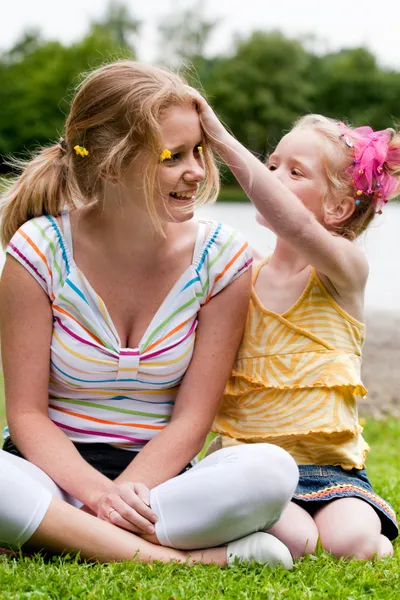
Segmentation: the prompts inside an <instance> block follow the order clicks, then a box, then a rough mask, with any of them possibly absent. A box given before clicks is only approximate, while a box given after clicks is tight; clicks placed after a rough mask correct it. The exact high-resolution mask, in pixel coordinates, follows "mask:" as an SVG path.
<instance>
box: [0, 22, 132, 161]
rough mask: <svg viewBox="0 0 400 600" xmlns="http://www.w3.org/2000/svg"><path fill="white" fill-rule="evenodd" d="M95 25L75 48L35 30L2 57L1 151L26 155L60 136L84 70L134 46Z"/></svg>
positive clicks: (123, 55)
mask: <svg viewBox="0 0 400 600" xmlns="http://www.w3.org/2000/svg"><path fill="white" fill-rule="evenodd" d="M112 31H113V30H112V28H111V29H110V28H108V27H106V26H105V25H104V23H103V24H95V25H93V27H92V28H91V30H90V31H89V33H88V34H87V35H86V36H85V37H84V38H83V39H82V40H80V41H78V42H77V43H75V44H72V45H70V46H63V45H62V44H61V43H60V42H53V41H43V40H42V39H41V37H40V35H39V34H38V33H37V32H29V33H27V34H25V35H24V37H23V38H22V39H21V40H20V41H18V42H17V44H16V45H15V46H14V47H13V48H11V50H9V51H8V52H6V53H5V54H3V55H2V56H1V57H0V81H1V85H0V105H1V106H2V110H1V112H0V155H2V156H3V157H5V156H7V155H9V154H21V153H24V152H25V151H26V150H32V149H34V148H36V147H37V146H41V145H45V144H48V143H49V142H50V141H54V140H56V139H57V138H58V137H59V136H60V135H62V133H63V128H64V120H65V115H66V114H67V113H68V110H69V104H70V101H71V99H72V97H73V93H74V88H75V87H76V85H77V84H78V83H79V81H80V79H81V77H82V74H83V73H84V72H87V71H89V70H91V69H93V68H95V67H96V66H99V65H100V64H102V63H104V62H109V61H110V60H116V59H117V58H128V57H133V54H132V50H130V49H128V47H127V46H121V45H119V44H118V43H116V42H114V40H113V35H112Z"/></svg>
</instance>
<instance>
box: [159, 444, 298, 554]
mask: <svg viewBox="0 0 400 600" xmlns="http://www.w3.org/2000/svg"><path fill="white" fill-rule="evenodd" d="M297 482H298V468H297V465H296V463H295V462H294V460H293V459H292V457H291V456H290V455H289V454H288V453H287V452H285V451H284V450H282V449H281V448H279V447H278V446H274V445H272V444H246V445H242V446H234V447H231V448H224V449H222V450H218V451H217V452H214V453H213V454H210V455H209V456H207V457H206V458H205V459H204V460H202V461H201V462H199V463H197V464H196V465H195V466H194V467H193V468H192V469H190V470H189V471H187V472H186V473H184V474H183V475H179V476H178V477H174V478H173V479H171V480H169V481H166V482H165V483H162V484H161V485H159V486H157V487H156V488H154V489H153V490H152V491H151V495H150V504H151V508H152V510H153V511H154V512H155V513H156V514H157V516H158V517H159V520H158V522H157V524H156V534H157V537H158V539H159V541H160V543H161V544H162V545H163V546H171V547H173V548H179V549H182V550H185V549H186V550H190V549H196V548H211V547H213V546H219V545H221V544H225V543H226V542H229V541H231V540H235V539H237V538H241V537H243V536H245V535H247V534H249V533H252V532H255V531H259V530H263V529H270V528H271V527H272V526H273V525H274V524H275V523H276V522H277V521H278V519H279V517H280V515H281V513H282V511H283V509H284V508H285V506H286V505H287V503H288V502H289V500H290V499H291V497H292V495H293V493H294V491H295V489H296V486H297Z"/></svg>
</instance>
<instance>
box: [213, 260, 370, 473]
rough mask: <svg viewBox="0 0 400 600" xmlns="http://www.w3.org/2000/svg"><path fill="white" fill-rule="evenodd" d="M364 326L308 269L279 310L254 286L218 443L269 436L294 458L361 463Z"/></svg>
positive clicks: (221, 414) (222, 410) (364, 446)
mask: <svg viewBox="0 0 400 600" xmlns="http://www.w3.org/2000/svg"><path fill="white" fill-rule="evenodd" d="M265 262H266V261H264V262H262V263H261V264H260V265H259V266H258V269H257V270H256V273H255V277H254V280H255V279H256V278H257V275H258V272H259V270H260V268H261V267H262V266H263V264H265ZM364 332H365V326H364V324H363V323H360V322H359V321H357V320H356V319H354V318H353V317H352V316H351V315H349V314H348V313H347V312H346V311H345V310H343V308H341V307H340V306H339V304H338V303H337V302H336V301H335V300H334V298H333V297H332V295H331V294H330V293H329V291H328V290H327V289H326V287H325V286H324V284H323V283H322V281H321V279H320V278H319V277H318V275H317V273H316V271H315V269H313V268H311V274H310V278H309V281H308V284H307V286H306V289H305V290H304V292H303V293H302V295H301V297H300V298H299V299H298V300H297V302H296V303H295V304H294V306H292V308H291V309H290V310H288V311H287V312H285V313H283V314H281V315H280V314H277V313H274V312H273V311H270V310H267V309H266V308H264V306H263V305H262V304H261V302H260V300H259V298H258V296H257V294H256V293H255V291H254V289H253V293H252V297H251V300H250V307H249V312H248V316H247V322H246V328H245V332H244V336H243V340H242V343H241V346H240V349H239V352H238V355H237V358H236V361H235V364H234V368H233V372H232V375H231V378H230V380H229V381H228V383H227V385H226V388H225V391H224V395H223V399H222V403H221V407H220V410H219V413H218V415H217V417H216V419H215V422H214V425H213V431H214V432H216V433H219V434H221V440H222V445H223V446H230V445H234V444H240V443H251V442H268V443H271V444H276V445H278V446H281V448H284V449H285V450H287V451H288V452H289V453H290V454H291V455H292V456H293V458H294V459H295V460H296V462H297V464H318V465H340V466H342V467H343V468H344V469H352V468H357V469H361V468H363V466H364V462H365V456H366V453H367V452H368V450H369V446H368V444H367V443H366V442H365V441H364V439H363V437H362V435H361V432H362V427H361V426H360V424H359V421H358V413H357V402H356V396H361V397H365V396H366V393H367V390H366V389H365V387H364V386H363V384H362V382H361V375H360V370H361V349H362V345H363V342H364Z"/></svg>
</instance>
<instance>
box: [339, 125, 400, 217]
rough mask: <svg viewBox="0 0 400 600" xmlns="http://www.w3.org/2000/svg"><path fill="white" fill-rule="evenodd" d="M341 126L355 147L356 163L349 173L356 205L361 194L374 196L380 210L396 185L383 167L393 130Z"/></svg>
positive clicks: (348, 140)
mask: <svg viewBox="0 0 400 600" xmlns="http://www.w3.org/2000/svg"><path fill="white" fill-rule="evenodd" d="M340 128H341V131H342V135H343V136H345V141H346V144H347V145H348V146H350V147H353V146H354V162H353V165H352V166H351V167H350V168H349V170H348V172H349V173H350V174H351V175H352V176H353V183H354V187H355V188H356V196H358V198H357V197H356V204H360V196H362V195H366V196H372V202H373V204H374V205H375V209H376V211H377V212H381V210H382V207H383V206H384V205H385V204H386V202H387V201H388V200H389V197H390V196H391V194H393V192H394V191H395V190H396V187H397V178H396V177H394V176H393V175H390V174H389V173H387V172H386V171H385V170H384V164H385V162H387V160H388V154H389V153H390V149H389V142H390V140H391V138H392V132H391V130H390V129H384V130H383V131H374V130H373V129H372V128H371V127H356V128H355V129H348V128H347V127H346V126H345V125H344V123H341V124H340Z"/></svg>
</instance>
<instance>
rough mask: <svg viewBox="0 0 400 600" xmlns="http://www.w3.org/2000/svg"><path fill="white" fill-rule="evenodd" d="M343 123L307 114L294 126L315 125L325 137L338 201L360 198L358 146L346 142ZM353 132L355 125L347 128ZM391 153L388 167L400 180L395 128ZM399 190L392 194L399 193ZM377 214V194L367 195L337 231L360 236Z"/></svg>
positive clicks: (329, 172)
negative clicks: (355, 170)
mask: <svg viewBox="0 0 400 600" xmlns="http://www.w3.org/2000/svg"><path fill="white" fill-rule="evenodd" d="M340 125H341V123H340V122H339V121H336V120H335V119H329V118H328V117H324V116H322V115H306V116H304V117H301V118H300V119H299V120H298V121H296V123H295V124H294V127H293V129H294V130H296V129H312V130H313V131H316V132H317V133H319V134H321V135H322V136H323V138H324V139H325V141H326V142H327V143H326V144H324V149H323V152H324V155H323V157H322V159H323V165H324V169H325V173H326V177H327V180H328V185H329V188H330V189H329V191H330V193H331V194H332V196H333V197H334V198H335V199H337V201H338V202H340V201H342V200H343V199H352V201H355V199H356V189H355V186H354V182H353V178H352V176H351V173H349V170H351V169H350V167H351V166H352V165H353V164H354V147H352V146H349V145H348V144H346V142H345V138H344V136H343V134H342V133H341V129H340ZM346 129H347V130H348V131H349V134H350V136H351V128H349V127H347V128H346ZM389 150H390V151H391V152H389V153H388V155H389V156H390V157H391V160H390V161H389V160H388V161H387V162H386V163H385V165H384V169H385V171H386V172H387V173H389V174H390V175H394V176H395V177H397V178H399V182H400V134H399V133H395V132H393V135H392V139H391V141H390V143H389ZM399 191H400V189H399V186H398V188H397V191H395V192H394V193H393V195H392V196H391V197H390V198H389V199H392V198H394V197H396V196H397V195H398V193H399ZM375 214H376V206H375V203H374V201H373V197H372V196H370V197H368V196H363V200H362V202H360V203H359V204H358V205H356V206H355V210H354V212H353V214H352V215H351V217H350V218H349V219H348V220H347V221H346V222H345V223H344V224H343V225H340V226H339V227H337V228H336V233H338V234H340V235H342V236H343V237H345V238H348V239H351V240H353V239H355V238H357V237H358V236H359V235H360V234H361V233H362V232H363V231H365V229H366V228H367V227H368V225H369V224H370V223H371V221H372V219H373V218H374V217H375Z"/></svg>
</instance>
